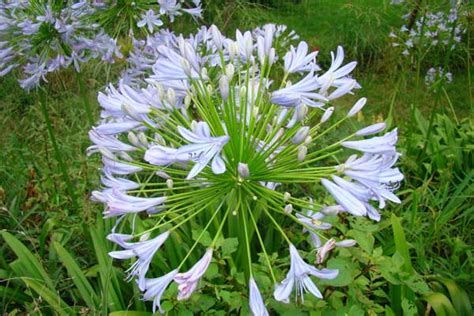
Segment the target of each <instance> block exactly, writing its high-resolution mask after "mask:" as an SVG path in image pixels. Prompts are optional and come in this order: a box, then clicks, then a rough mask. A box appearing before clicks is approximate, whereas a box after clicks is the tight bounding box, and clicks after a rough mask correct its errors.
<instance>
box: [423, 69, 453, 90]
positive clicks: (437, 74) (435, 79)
mask: <svg viewBox="0 0 474 316" xmlns="http://www.w3.org/2000/svg"><path fill="white" fill-rule="evenodd" d="M452 81H453V74H452V73H450V72H449V71H445V70H444V69H443V68H442V67H438V68H434V67H431V68H430V69H428V71H427V72H426V76H425V84H426V86H427V87H433V88H434V89H436V88H437V86H438V85H440V84H441V85H443V84H449V83H451V82H452Z"/></svg>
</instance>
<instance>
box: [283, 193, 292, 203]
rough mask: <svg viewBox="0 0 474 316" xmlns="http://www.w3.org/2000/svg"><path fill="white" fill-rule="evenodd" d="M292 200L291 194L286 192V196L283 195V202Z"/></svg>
mask: <svg viewBox="0 0 474 316" xmlns="http://www.w3.org/2000/svg"><path fill="white" fill-rule="evenodd" d="M290 198H291V194H290V192H285V194H283V201H285V202H288V200H289V199H290Z"/></svg>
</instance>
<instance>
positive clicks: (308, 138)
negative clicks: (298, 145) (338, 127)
mask: <svg viewBox="0 0 474 316" xmlns="http://www.w3.org/2000/svg"><path fill="white" fill-rule="evenodd" d="M312 141H313V137H311V135H308V136H306V138H305V139H304V144H305V145H309V144H311V142H312Z"/></svg>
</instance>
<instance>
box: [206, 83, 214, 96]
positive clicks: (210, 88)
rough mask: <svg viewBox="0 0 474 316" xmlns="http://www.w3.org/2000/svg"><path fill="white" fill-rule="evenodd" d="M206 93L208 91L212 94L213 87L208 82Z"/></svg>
mask: <svg viewBox="0 0 474 316" xmlns="http://www.w3.org/2000/svg"><path fill="white" fill-rule="evenodd" d="M207 93H209V95H212V94H213V93H214V88H212V86H211V85H210V84H208V85H207Z"/></svg>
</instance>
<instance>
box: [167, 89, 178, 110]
mask: <svg viewBox="0 0 474 316" xmlns="http://www.w3.org/2000/svg"><path fill="white" fill-rule="evenodd" d="M166 99H167V100H168V103H169V104H170V105H171V106H175V105H176V92H175V91H174V90H173V89H171V88H168V90H166Z"/></svg>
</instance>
